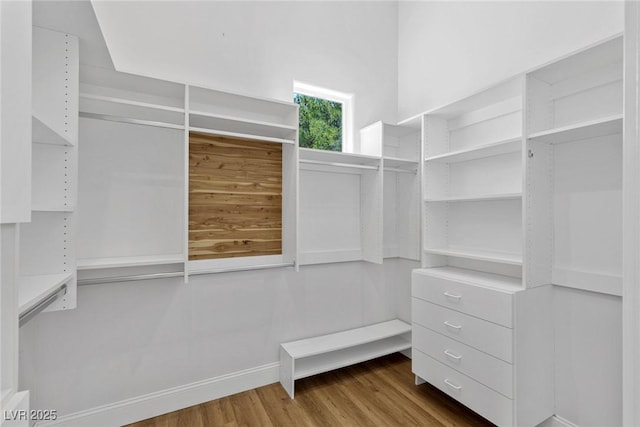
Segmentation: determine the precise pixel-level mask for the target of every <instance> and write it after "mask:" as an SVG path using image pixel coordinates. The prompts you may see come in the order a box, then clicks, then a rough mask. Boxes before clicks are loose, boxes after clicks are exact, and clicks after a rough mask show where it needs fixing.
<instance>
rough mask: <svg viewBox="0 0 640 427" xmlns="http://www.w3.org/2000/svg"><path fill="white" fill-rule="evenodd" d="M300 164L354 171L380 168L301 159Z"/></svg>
mask: <svg viewBox="0 0 640 427" xmlns="http://www.w3.org/2000/svg"><path fill="white" fill-rule="evenodd" d="M300 163H307V164H310V165H323V166H335V167H339V168H352V169H369V170H376V171H377V170H378V166H373V165H359V164H353V163H337V162H325V161H322V160H306V159H300Z"/></svg>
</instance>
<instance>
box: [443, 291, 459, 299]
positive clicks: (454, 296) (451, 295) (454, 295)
mask: <svg viewBox="0 0 640 427" xmlns="http://www.w3.org/2000/svg"><path fill="white" fill-rule="evenodd" d="M444 296H445V297H447V298H451V299H454V300H456V301H460V299H461V298H462V295H456V294H452V293H450V292H445V293H444Z"/></svg>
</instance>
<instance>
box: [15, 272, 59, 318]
mask: <svg viewBox="0 0 640 427" xmlns="http://www.w3.org/2000/svg"><path fill="white" fill-rule="evenodd" d="M63 291H64V293H65V294H66V293H67V285H66V283H63V284H62V285H60V286H58V287H57V288H56V289H54V290H53V291H52V292H51V293H50V294H49V295H47V297H46V298H44V299H43V300H42V301H40V302H39V303H38V304H36V305H34V306H33V307H31V308H30V309H29V310H27V311H25V312H24V313H22V314H21V315H20V317H19V318H18V323H19V325H20V326H22V325H24V324H25V323H27V322H28V321H29V320H31V318H32V317H34V316H35V315H36V314H38V313H40V312H41V311H42V310H44V309H45V308H47V307H49V305H50V304H51V303H52V302H54V301H55V300H56V299H58V297H59V296H60V293H61V292H63Z"/></svg>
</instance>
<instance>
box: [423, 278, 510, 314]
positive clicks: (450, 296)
mask: <svg viewBox="0 0 640 427" xmlns="http://www.w3.org/2000/svg"><path fill="white" fill-rule="evenodd" d="M435 270H437V269H435ZM427 271H428V270H427ZM411 289H412V296H414V297H417V298H421V299H423V300H426V301H430V302H432V303H435V304H438V305H441V306H443V307H448V308H451V309H453V310H457V311H461V312H463V313H467V314H470V315H472V316H476V317H479V318H481V319H486V320H489V321H491V322H494V323H498V324H500V325H504V326H507V327H512V325H513V294H512V293H510V292H506V291H504V290H498V289H492V288H487V287H483V286H479V285H474V284H470V283H465V282H460V281H455V280H450V279H445V278H443V277H436V276H432V275H429V274H428V273H427V272H425V270H414V271H413V273H412V280H411Z"/></svg>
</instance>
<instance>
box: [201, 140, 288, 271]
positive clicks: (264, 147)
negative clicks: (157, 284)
mask: <svg viewBox="0 0 640 427" xmlns="http://www.w3.org/2000/svg"><path fill="white" fill-rule="evenodd" d="M281 253H282V146H281V145H280V144H277V143H271V142H262V141H248V140H243V139H237V138H229V137H222V136H214V135H206V134H200V133H196V132H191V133H190V134H189V259H190V260H202V259H217V258H232V257H245V256H259V255H278V254H281Z"/></svg>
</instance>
